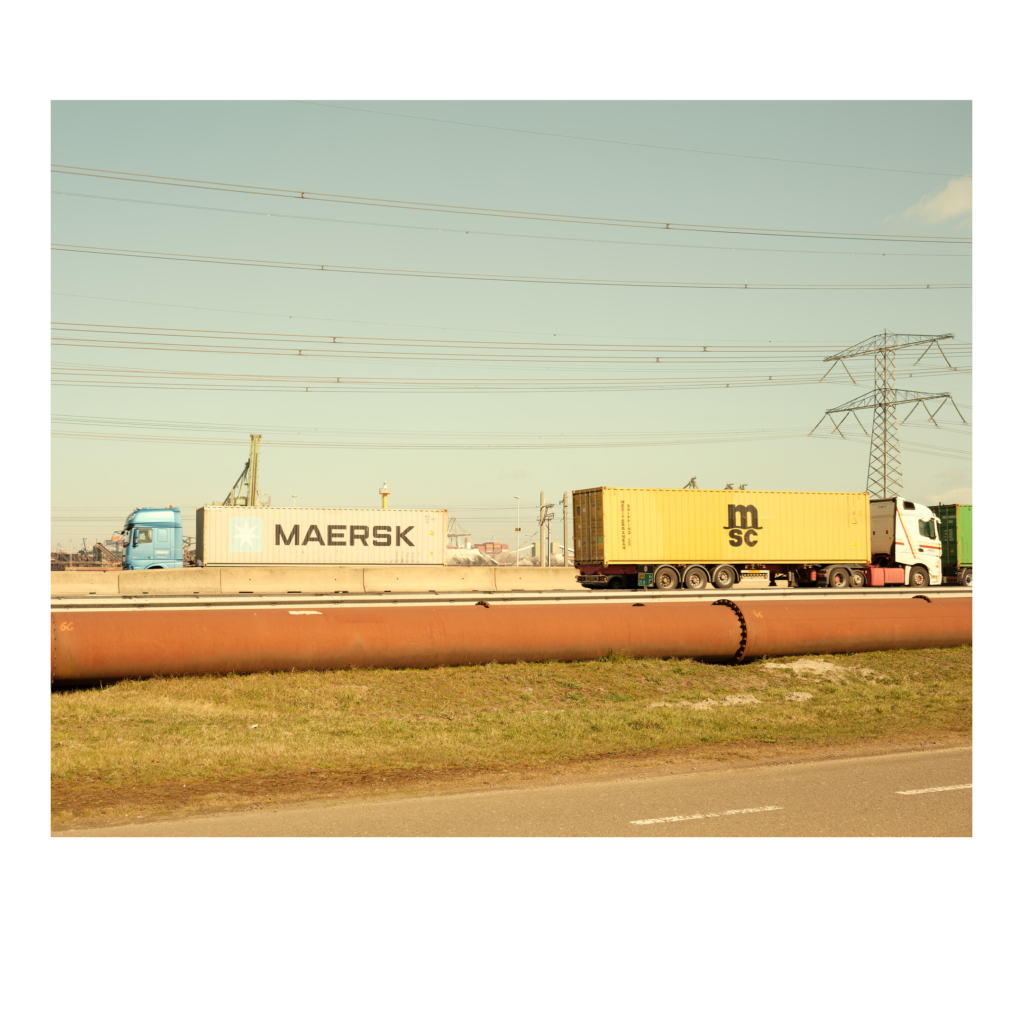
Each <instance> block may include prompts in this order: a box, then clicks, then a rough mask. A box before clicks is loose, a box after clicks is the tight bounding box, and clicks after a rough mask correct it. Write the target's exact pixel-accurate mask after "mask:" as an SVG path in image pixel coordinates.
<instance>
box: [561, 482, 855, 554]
mask: <svg viewBox="0 0 1024 1024" xmlns="http://www.w3.org/2000/svg"><path fill="white" fill-rule="evenodd" d="M572 493H573V539H574V541H575V562H576V564H577V565H649V566H651V567H652V568H653V567H654V566H655V565H658V564H661V563H672V564H675V565H684V564H692V563H700V564H715V563H720V562H732V563H735V564H762V565H763V564H793V563H798V564H808V563H810V564H821V563H827V562H862V563H867V562H870V561H871V514H870V511H869V504H868V494H867V492H866V491H701V490H689V489H685V488H677V489H667V488H666V489H661V488H634V487H594V488H590V489H588V490H581V491H573V492H572Z"/></svg>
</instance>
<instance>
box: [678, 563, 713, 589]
mask: <svg viewBox="0 0 1024 1024" xmlns="http://www.w3.org/2000/svg"><path fill="white" fill-rule="evenodd" d="M707 585H708V574H707V573H706V572H705V571H704V570H703V569H702V568H701V567H700V566H699V565H691V566H689V567H688V568H687V569H686V571H685V572H684V573H683V586H684V587H685V588H686V589H687V590H703V589H704V588H705V587H706V586H707Z"/></svg>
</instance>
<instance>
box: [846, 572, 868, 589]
mask: <svg viewBox="0 0 1024 1024" xmlns="http://www.w3.org/2000/svg"><path fill="white" fill-rule="evenodd" d="M867 581H868V575H867V573H866V572H865V571H864V570H863V569H851V570H850V586H851V587H852V588H853V589H854V590H856V589H858V588H859V587H863V586H864V584H865V583H867Z"/></svg>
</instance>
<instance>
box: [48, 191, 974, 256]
mask: <svg viewBox="0 0 1024 1024" xmlns="http://www.w3.org/2000/svg"><path fill="white" fill-rule="evenodd" d="M50 194H51V195H55V196H71V197H73V198H76V199H104V200H108V201H109V202H114V203H137V204H139V205H142V206H165V207H170V208H172V209H175V210H203V211H206V212H210V213H237V214H244V215H246V216H250V217H260V218H262V219H263V220H306V221H317V222H319V223H322V224H354V225H357V226H360V227H372V228H394V229H396V230H402V231H425V232H427V233H428V234H446V235H461V236H463V237H465V236H466V235H472V236H474V237H476V238H521V239H527V240H532V241H546V242H585V243H592V244H594V245H639V246H645V247H648V248H653V249H703V250H715V251H719V252H771V253H787V252H791V253H800V254H810V255H814V256H891V257H900V256H910V257H915V258H916V257H919V256H920V257H939V258H942V259H958V260H960V259H971V254H970V253H967V252H848V251H846V250H840V249H765V248H758V247H754V246H749V245H697V244H695V243H693V242H641V241H638V240H636V239H632V238H572V237H569V236H566V235H524V234H520V233H517V232H513V231H466V230H464V229H462V228H439V227H431V226H427V225H425V224H388V223H386V222H385V221H371V220H347V219H344V218H340V217H304V216H302V215H301V214H297V213H267V212H266V211H263V210H233V209H231V208H230V207H227V206H198V205H196V204H193V203H161V202H160V201H159V200H156V199H129V198H127V197H126V196H97V195H91V194H89V193H86V192H60V191H58V190H57V189H54V190H53V191H52V192H51V193H50Z"/></svg>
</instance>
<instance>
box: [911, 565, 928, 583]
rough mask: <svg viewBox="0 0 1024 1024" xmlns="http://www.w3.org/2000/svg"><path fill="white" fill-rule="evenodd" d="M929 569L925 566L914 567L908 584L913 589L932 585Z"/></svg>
mask: <svg viewBox="0 0 1024 1024" xmlns="http://www.w3.org/2000/svg"><path fill="white" fill-rule="evenodd" d="M931 581H932V580H931V577H930V576H929V575H928V569H927V568H926V567H925V566H923V565H912V566H911V567H910V572H909V573H908V574H907V582H908V583H909V584H910V586H912V587H927V586H928V585H929V584H930V583H931Z"/></svg>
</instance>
